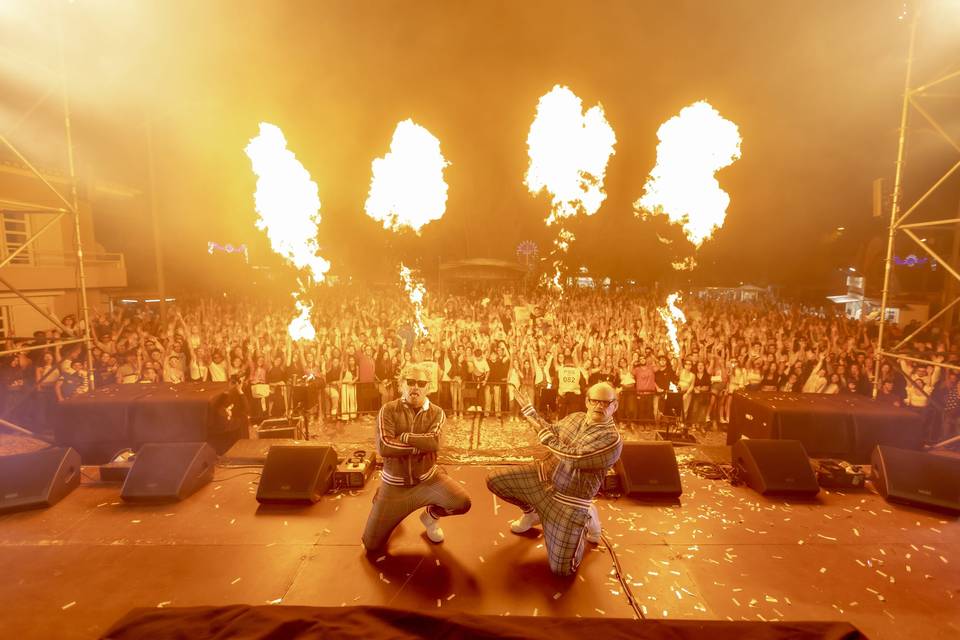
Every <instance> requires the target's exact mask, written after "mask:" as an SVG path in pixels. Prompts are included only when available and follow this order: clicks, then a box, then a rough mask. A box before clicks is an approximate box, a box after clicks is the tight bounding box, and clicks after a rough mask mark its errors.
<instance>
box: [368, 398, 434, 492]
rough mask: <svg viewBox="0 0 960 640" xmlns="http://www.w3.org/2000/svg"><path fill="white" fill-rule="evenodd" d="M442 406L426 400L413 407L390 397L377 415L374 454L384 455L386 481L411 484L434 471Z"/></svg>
mask: <svg viewBox="0 0 960 640" xmlns="http://www.w3.org/2000/svg"><path fill="white" fill-rule="evenodd" d="M446 419H447V418H446V415H445V414H444V413H443V409H441V408H440V407H438V406H436V405H434V404H431V403H430V400H425V401H424V404H423V407H422V408H420V409H414V408H413V407H411V406H409V405H407V404H405V403H404V402H403V400H391V401H390V402H388V403H387V404H385V405H383V407H381V409H380V413H379V414H377V453H379V454H380V457H381V458H383V470H382V471H381V472H380V478H381V480H382V481H383V482H384V483H386V484H392V485H397V486H413V485H416V484H419V483H421V482H423V481H424V480H428V479H430V478H431V477H433V475H434V474H435V473H436V472H437V450H438V449H439V448H440V429H441V428H442V427H443V423H444V422H445V421H446Z"/></svg>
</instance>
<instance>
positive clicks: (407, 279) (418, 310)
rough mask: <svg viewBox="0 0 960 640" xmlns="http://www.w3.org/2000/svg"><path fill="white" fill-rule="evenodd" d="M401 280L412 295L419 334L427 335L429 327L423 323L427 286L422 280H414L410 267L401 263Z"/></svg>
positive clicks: (416, 329)
mask: <svg viewBox="0 0 960 640" xmlns="http://www.w3.org/2000/svg"><path fill="white" fill-rule="evenodd" d="M400 280H401V281H402V282H403V289H404V291H406V292H407V295H408V296H410V302H411V303H413V313H414V315H416V318H417V324H416V325H415V326H414V331H416V333H417V335H418V336H425V335H427V327H426V325H424V324H423V298H424V296H425V295H427V288H426V287H424V286H423V283H422V282H414V281H413V275H412V274H411V272H410V267H407V266H404V265H403V263H401V264H400Z"/></svg>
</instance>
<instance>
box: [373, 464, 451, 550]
mask: <svg viewBox="0 0 960 640" xmlns="http://www.w3.org/2000/svg"><path fill="white" fill-rule="evenodd" d="M423 507H426V508H427V511H429V513H430V515H431V516H433V517H434V518H441V517H443V516H454V515H459V514H462V513H466V512H467V511H469V510H470V496H469V495H467V492H466V490H465V489H464V488H463V487H462V486H461V485H460V484H459V483H458V482H456V481H454V480H452V479H451V478H450V477H449V476H448V475H447V472H446V471H444V470H443V469H442V468H438V469H437V472H436V473H434V474H433V476H432V477H430V478H429V479H427V480H424V481H423V482H421V483H420V484H416V485H413V486H410V487H400V486H396V485H392V484H386V483H385V482H381V483H380V487H379V488H378V489H377V492H376V494H375V495H374V496H373V508H372V509H370V516H369V517H368V518H367V526H366V528H365V529H364V531H363V546H364V547H366V548H367V552H368V553H372V552H375V551H380V550H381V549H382V548H383V547H385V546H386V544H387V540H388V539H389V538H390V534H391V533H393V530H394V529H396V528H397V525H398V524H400V522H402V521H403V519H404V518H406V517H407V516H408V515H410V514H411V513H413V512H414V511H416V510H417V509H421V508H423Z"/></svg>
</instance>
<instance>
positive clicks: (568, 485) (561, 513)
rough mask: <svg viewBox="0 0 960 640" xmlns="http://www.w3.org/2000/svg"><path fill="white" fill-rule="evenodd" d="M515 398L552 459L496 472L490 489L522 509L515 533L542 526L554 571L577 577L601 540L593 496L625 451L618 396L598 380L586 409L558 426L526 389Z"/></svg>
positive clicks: (513, 525)
mask: <svg viewBox="0 0 960 640" xmlns="http://www.w3.org/2000/svg"><path fill="white" fill-rule="evenodd" d="M516 398H517V402H518V403H520V406H521V407H522V408H521V412H522V413H523V415H524V417H525V418H526V419H527V421H528V422H530V423H531V424H532V425H534V426H535V427H537V429H538V432H537V438H538V439H539V440H540V443H541V444H543V446H544V447H546V449H547V455H546V456H545V457H543V458H542V459H541V460H538V461H536V462H534V463H533V464H529V465H522V466H516V467H508V468H504V469H497V470H495V471H493V472H492V473H491V474H490V475H489V476H488V477H487V488H489V489H490V491H491V492H492V493H493V494H495V495H497V496H500V497H501V498H503V500H504V501H506V502H509V503H511V504H514V505H516V506H518V507H520V509H521V510H522V511H523V515H522V516H521V517H520V518H519V519H517V520H514V521H513V522H511V523H510V530H511V531H512V532H513V533H524V532H526V531H528V530H529V529H530V528H531V527H533V526H535V525H538V524H542V525H543V539H544V542H545V544H546V547H547V557H548V560H549V562H550V569H551V571H553V572H554V573H555V574H557V575H559V576H568V575H573V574H574V573H576V571H577V569H578V568H579V566H580V561H581V560H582V559H583V551H584V542H585V541H586V542H591V543H594V544H596V543H598V542H599V541H600V531H601V529H600V516H599V514H598V513H597V508H596V506H595V505H594V504H593V497H594V496H595V495H596V494H597V491H598V490H599V489H600V485H601V483H602V482H603V477H604V475H605V474H606V472H607V470H608V469H609V468H610V467H612V466H613V465H614V464H615V463H616V461H617V460H618V459H619V458H620V450H621V449H622V448H623V442H622V440H621V438H620V432H619V431H617V426H616V424H615V423H614V421H613V414H614V413H615V412H616V410H617V392H616V390H615V389H614V388H613V387H612V386H611V385H610V384H609V383H607V382H598V383H597V384H595V385H593V386H592V387H590V389H589V390H588V391H587V399H586V411H578V412H576V413H571V414H569V415H567V416H566V417H564V418H563V419H562V420H560V422H558V423H556V424H551V423H549V422H547V421H546V420H544V419H543V418H541V417H540V416H539V415H537V412H536V410H535V409H534V408H533V406H532V405H531V404H530V399H529V398H527V397H526V395H525V394H523V393H522V392H521V391H517V394H516Z"/></svg>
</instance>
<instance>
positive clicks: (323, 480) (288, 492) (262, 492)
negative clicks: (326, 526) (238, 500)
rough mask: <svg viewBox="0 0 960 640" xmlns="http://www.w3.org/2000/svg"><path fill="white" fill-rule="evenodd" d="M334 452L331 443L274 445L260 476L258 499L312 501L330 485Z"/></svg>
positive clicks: (333, 467) (335, 461)
mask: <svg viewBox="0 0 960 640" xmlns="http://www.w3.org/2000/svg"><path fill="white" fill-rule="evenodd" d="M336 467H337V454H336V452H335V451H334V450H333V448H332V447H328V446H317V445H306V444H304V445H277V446H273V447H271V448H270V452H269V453H268V454H267V461H266V463H265V464H264V466H263V474H262V475H261V476H260V486H259V488H258V489H257V500H259V501H260V502H316V501H317V500H319V499H320V496H322V495H323V494H324V493H326V492H327V491H328V490H329V489H330V485H331V483H332V480H333V472H334V471H335V470H336Z"/></svg>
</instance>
